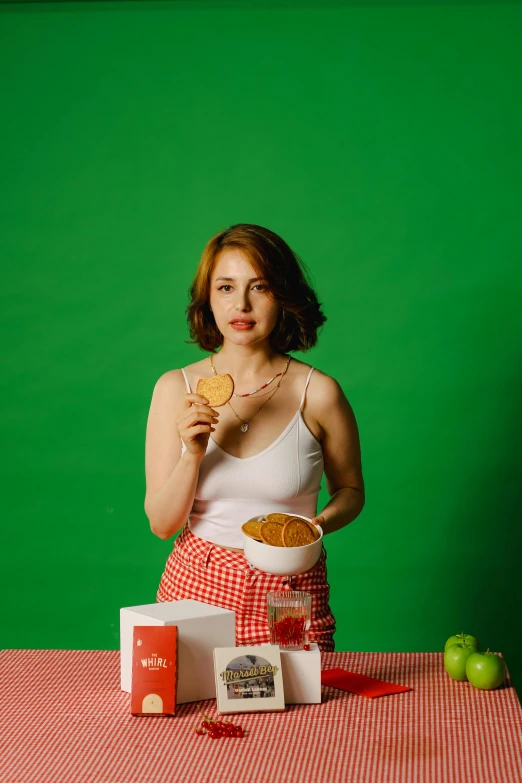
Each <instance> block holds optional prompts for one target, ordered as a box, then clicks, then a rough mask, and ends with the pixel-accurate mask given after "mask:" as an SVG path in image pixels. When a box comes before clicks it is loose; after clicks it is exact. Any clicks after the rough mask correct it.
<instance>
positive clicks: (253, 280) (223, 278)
mask: <svg viewBox="0 0 522 783" xmlns="http://www.w3.org/2000/svg"><path fill="white" fill-rule="evenodd" d="M264 279H265V278H264V277H252V278H250V280H248V282H249V283H255V282H256V280H264ZM218 280H230V281H231V282H234V280H235V277H216V279H215V281H214V282H216V283H217V281H218Z"/></svg>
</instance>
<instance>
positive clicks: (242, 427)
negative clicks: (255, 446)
mask: <svg viewBox="0 0 522 783" xmlns="http://www.w3.org/2000/svg"><path fill="white" fill-rule="evenodd" d="M240 429H241V432H247V431H248V421H244V422H243V424H242V425H241V427H240Z"/></svg>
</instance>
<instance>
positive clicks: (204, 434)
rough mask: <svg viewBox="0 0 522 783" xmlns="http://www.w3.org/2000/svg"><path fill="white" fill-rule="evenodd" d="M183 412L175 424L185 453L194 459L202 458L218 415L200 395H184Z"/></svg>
mask: <svg viewBox="0 0 522 783" xmlns="http://www.w3.org/2000/svg"><path fill="white" fill-rule="evenodd" d="M184 402H185V410H184V411H183V413H182V414H181V415H180V416H178V418H177V419H176V423H177V425H178V432H179V435H180V438H181V439H182V440H183V443H184V444H185V446H186V448H187V451H189V452H190V453H191V454H193V455H194V456H196V457H203V456H204V454H205V452H206V450H207V446H208V439H209V438H210V433H211V432H214V431H215V427H213V426H212V425H213V424H217V421H218V416H219V413H218V412H217V411H216V410H214V408H211V407H210V405H209V404H208V400H207V399H206V398H205V397H202V396H201V394H192V393H191V394H185V398H184Z"/></svg>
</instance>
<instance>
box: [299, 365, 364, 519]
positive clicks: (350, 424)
mask: <svg viewBox="0 0 522 783" xmlns="http://www.w3.org/2000/svg"><path fill="white" fill-rule="evenodd" d="M314 375H315V373H314ZM312 378H313V376H312ZM318 380H319V378H318ZM310 385H311V384H310ZM317 386H318V387H319V384H317ZM314 397H315V399H316V400H317V403H314V409H315V410H314V415H315V417H316V419H317V421H318V423H319V425H320V427H321V431H322V437H321V445H322V448H323V457H324V472H325V476H326V486H327V488H328V493H329V494H330V496H331V498H330V500H329V502H328V503H327V504H326V506H325V507H324V509H323V510H322V511H321V513H320V515H319V516H317V517H315V518H314V520H313V521H314V522H315V523H316V524H319V525H321V527H322V529H323V532H324V533H333V532H334V531H335V530H339V529H340V528H342V527H345V525H349V524H350V522H353V520H354V519H355V518H356V517H357V516H359V514H360V513H361V511H362V509H363V506H364V500H365V498H364V480H363V475H362V466H361V446H360V441H359V431H358V428H357V422H356V420H355V415H354V412H353V410H352V407H351V405H350V403H349V402H348V400H347V399H346V397H345V395H344V392H343V390H342V389H341V387H340V385H339V384H338V383H337V381H335V380H334V379H333V378H330V377H329V376H328V375H323V374H322V373H321V375H320V388H317V389H316V392H315V394H314Z"/></svg>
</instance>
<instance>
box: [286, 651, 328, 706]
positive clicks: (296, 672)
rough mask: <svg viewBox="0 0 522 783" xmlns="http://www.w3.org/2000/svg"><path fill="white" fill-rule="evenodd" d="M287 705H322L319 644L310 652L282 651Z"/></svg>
mask: <svg viewBox="0 0 522 783" xmlns="http://www.w3.org/2000/svg"><path fill="white" fill-rule="evenodd" d="M281 668H282V670H283V687H284V689H285V704H320V703H321V652H320V650H319V647H318V646H317V644H315V643H314V644H310V649H309V650H295V651H290V650H281Z"/></svg>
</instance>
